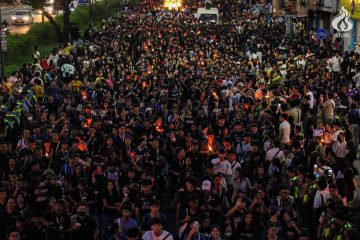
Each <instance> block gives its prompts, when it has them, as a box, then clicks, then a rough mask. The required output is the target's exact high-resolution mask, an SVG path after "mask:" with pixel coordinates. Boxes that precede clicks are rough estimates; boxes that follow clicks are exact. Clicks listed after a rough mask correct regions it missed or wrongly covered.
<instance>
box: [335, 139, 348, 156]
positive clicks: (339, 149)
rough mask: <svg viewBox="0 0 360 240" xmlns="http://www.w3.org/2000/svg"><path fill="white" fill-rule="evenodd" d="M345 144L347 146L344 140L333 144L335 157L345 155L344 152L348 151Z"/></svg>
mask: <svg viewBox="0 0 360 240" xmlns="http://www.w3.org/2000/svg"><path fill="white" fill-rule="evenodd" d="M346 146H347V142H346V141H343V142H342V143H341V142H338V143H337V144H336V145H335V154H336V156H337V157H341V158H344V157H345V156H346V154H347V153H348V150H347V149H346Z"/></svg>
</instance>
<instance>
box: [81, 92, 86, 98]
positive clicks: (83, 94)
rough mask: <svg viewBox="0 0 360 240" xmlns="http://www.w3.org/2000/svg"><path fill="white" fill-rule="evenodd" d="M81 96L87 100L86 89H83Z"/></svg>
mask: <svg viewBox="0 0 360 240" xmlns="http://www.w3.org/2000/svg"><path fill="white" fill-rule="evenodd" d="M81 96H82V99H83V100H86V91H82V92H81Z"/></svg>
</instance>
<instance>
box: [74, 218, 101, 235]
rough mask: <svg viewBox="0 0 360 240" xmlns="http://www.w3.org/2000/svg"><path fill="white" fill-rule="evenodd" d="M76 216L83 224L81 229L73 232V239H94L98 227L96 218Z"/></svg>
mask: <svg viewBox="0 0 360 240" xmlns="http://www.w3.org/2000/svg"><path fill="white" fill-rule="evenodd" d="M74 217H76V222H77V223H80V224H81V227H80V229H79V230H76V231H73V232H72V238H71V239H93V236H94V231H95V230H96V228H97V225H96V222H95V220H94V219H93V218H92V217H90V216H85V218H84V219H81V218H79V217H78V216H74Z"/></svg>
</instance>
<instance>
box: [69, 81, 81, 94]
mask: <svg viewBox="0 0 360 240" xmlns="http://www.w3.org/2000/svg"><path fill="white" fill-rule="evenodd" d="M81 85H82V82H81V81H80V80H73V81H71V87H72V88H73V90H75V91H77V92H79V91H80V87H81Z"/></svg>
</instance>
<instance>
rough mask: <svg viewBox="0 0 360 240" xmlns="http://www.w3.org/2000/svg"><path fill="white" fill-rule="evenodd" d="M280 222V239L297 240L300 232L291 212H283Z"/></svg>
mask: <svg viewBox="0 0 360 240" xmlns="http://www.w3.org/2000/svg"><path fill="white" fill-rule="evenodd" d="M281 216H282V217H281V220H282V233H281V235H282V237H283V239H284V240H296V239H298V236H299V234H300V233H301V230H300V228H299V226H298V224H297V223H296V219H294V217H293V215H292V213H291V212H288V211H284V212H282V214H281Z"/></svg>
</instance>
